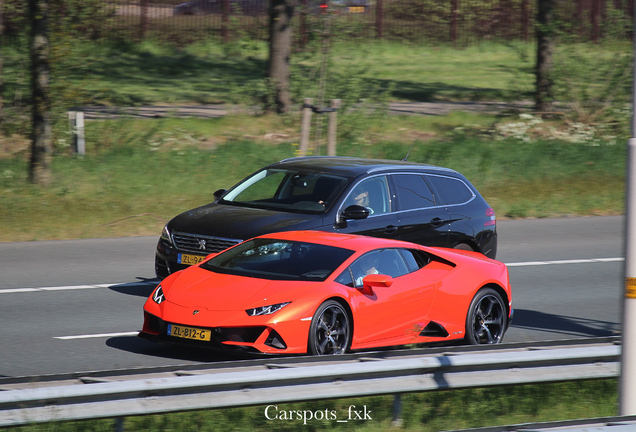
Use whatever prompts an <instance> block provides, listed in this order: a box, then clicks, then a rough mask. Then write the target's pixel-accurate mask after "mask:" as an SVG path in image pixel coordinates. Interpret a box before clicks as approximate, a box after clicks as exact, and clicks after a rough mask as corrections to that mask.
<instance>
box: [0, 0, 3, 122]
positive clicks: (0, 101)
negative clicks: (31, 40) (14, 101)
mask: <svg viewBox="0 0 636 432" xmlns="http://www.w3.org/2000/svg"><path fill="white" fill-rule="evenodd" d="M3 6H4V2H3V0H0V43H1V41H3V40H4V39H3V37H4V24H3V21H2V8H3ZM2 72H3V71H2V47H1V46H0V124H2V119H3V118H4V107H3V105H4V100H3V99H2V90H3V88H4V85H3V84H2Z"/></svg>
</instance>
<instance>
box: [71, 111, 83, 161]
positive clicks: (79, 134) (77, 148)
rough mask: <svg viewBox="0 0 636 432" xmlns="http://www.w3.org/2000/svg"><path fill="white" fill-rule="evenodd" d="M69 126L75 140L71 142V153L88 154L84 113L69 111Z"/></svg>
mask: <svg viewBox="0 0 636 432" xmlns="http://www.w3.org/2000/svg"><path fill="white" fill-rule="evenodd" d="M68 119H69V126H70V129H71V134H72V135H73V138H72V140H71V151H72V152H73V154H76V155H81V156H83V155H85V154H86V141H85V140H84V113H83V112H81V111H69V113H68Z"/></svg>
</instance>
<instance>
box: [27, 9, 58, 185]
mask: <svg viewBox="0 0 636 432" xmlns="http://www.w3.org/2000/svg"><path fill="white" fill-rule="evenodd" d="M29 15H30V16H29V18H30V20H31V84H32V92H33V96H32V99H33V100H32V104H33V131H32V141H31V164H30V166H29V180H30V181H31V182H32V183H35V184H39V185H42V186H47V185H49V184H50V182H51V159H52V153H53V148H52V145H51V119H50V115H51V114H50V101H49V40H48V29H47V25H48V17H49V2H48V0H29Z"/></svg>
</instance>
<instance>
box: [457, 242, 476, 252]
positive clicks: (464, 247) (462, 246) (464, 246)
mask: <svg viewBox="0 0 636 432" xmlns="http://www.w3.org/2000/svg"><path fill="white" fill-rule="evenodd" d="M453 249H457V250H463V251H470V252H475V249H473V248H472V247H470V246H469V245H467V244H466V243H459V244H456V245H455V246H453Z"/></svg>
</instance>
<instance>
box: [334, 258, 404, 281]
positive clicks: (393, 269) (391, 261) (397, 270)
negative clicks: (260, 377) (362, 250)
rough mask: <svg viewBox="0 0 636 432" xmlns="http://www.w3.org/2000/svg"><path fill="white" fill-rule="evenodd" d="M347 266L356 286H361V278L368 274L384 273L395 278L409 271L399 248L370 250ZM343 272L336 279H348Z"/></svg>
mask: <svg viewBox="0 0 636 432" xmlns="http://www.w3.org/2000/svg"><path fill="white" fill-rule="evenodd" d="M349 268H350V269H351V275H352V276H353V282H354V283H353V285H354V286H355V287H357V288H358V287H361V286H362V279H364V277H365V276H367V275H370V274H384V275H388V276H391V277H393V278H397V277H400V276H402V275H405V274H407V273H409V269H408V268H407V266H406V263H405V262H404V258H403V257H402V255H401V253H400V250H399V249H380V250H375V251H371V252H369V253H366V254H364V255H362V256H361V257H360V258H358V259H357V260H355V261H354V262H353V264H351V267H349ZM345 273H347V272H345ZM345 273H343V274H342V275H340V276H339V277H338V279H337V280H336V281H337V282H340V278H341V277H342V278H343V280H348V279H346V275H345ZM340 283H342V282H340ZM345 285H346V283H345Z"/></svg>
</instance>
